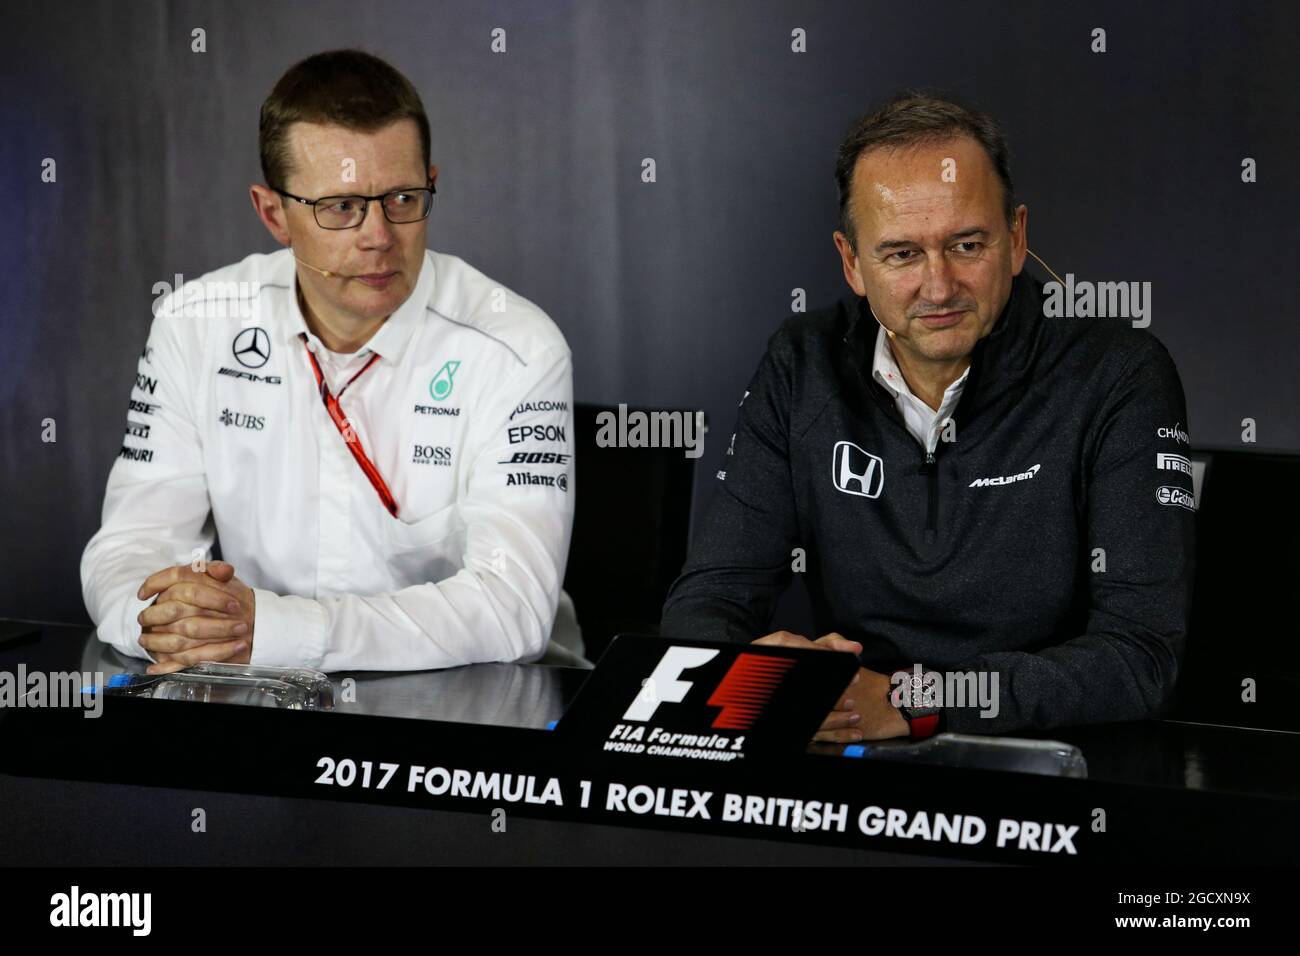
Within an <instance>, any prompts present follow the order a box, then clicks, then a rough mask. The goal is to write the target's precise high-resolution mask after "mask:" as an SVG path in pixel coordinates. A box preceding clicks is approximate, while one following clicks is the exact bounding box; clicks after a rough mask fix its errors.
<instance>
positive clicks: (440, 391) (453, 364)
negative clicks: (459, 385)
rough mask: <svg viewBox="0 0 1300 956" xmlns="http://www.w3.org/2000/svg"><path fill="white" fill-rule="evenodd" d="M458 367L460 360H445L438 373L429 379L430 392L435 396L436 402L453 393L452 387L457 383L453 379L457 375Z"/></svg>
mask: <svg viewBox="0 0 1300 956" xmlns="http://www.w3.org/2000/svg"><path fill="white" fill-rule="evenodd" d="M458 368H460V362H458V361H456V360H455V359H452V360H451V361H450V362H444V363H443V364H442V368H440V369H438V374H437V375H435V376H434V377H433V378H432V379H431V380H430V381H429V394H430V395H432V396H433V400H434V401H435V402H441V401H443V400H445V399H446V398H447V396H448V395H450V394H451V387H452V385H454V384H455V383H454V382H453V381H452V380H453V379H454V378H455V377H456V369H458Z"/></svg>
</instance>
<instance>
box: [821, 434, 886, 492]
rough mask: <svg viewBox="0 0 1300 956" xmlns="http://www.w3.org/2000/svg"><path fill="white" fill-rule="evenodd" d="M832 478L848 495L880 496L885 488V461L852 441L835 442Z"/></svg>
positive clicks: (837, 486)
mask: <svg viewBox="0 0 1300 956" xmlns="http://www.w3.org/2000/svg"><path fill="white" fill-rule="evenodd" d="M831 480H832V481H833V482H834V483H835V487H836V488H837V489H839V490H840V491H842V492H844V493H845V494H846V495H858V496H859V497H862V498H879V497H880V493H881V492H882V491H883V490H884V488H885V462H884V461H883V460H882V459H881V458H879V457H878V456H876V455H873V454H871V452H869V451H867V450H866V449H865V448H859V447H858V446H857V445H855V444H853V442H851V441H839V442H836V443H835V450H834V451H833V452H832V455H831Z"/></svg>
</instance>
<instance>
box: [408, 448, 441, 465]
mask: <svg viewBox="0 0 1300 956" xmlns="http://www.w3.org/2000/svg"><path fill="white" fill-rule="evenodd" d="M411 461H412V462H414V463H415V464H417V465H441V466H444V467H447V466H450V465H451V448H449V447H448V446H446V445H416V446H415V452H414V454H412V456H411Z"/></svg>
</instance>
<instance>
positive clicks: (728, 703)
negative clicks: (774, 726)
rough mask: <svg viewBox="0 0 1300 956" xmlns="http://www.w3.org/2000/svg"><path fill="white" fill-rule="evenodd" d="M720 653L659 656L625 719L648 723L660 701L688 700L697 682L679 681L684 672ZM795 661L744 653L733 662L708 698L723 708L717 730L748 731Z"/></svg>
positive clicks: (696, 650) (683, 651)
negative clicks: (688, 693) (688, 694)
mask: <svg viewBox="0 0 1300 956" xmlns="http://www.w3.org/2000/svg"><path fill="white" fill-rule="evenodd" d="M717 656H718V652H717V651H715V650H709V649H707V648H703V647H670V648H668V650H666V651H665V652H664V656H663V657H662V658H660V660H659V663H658V665H657V666H656V667H655V669H654V671H653V672H652V673H651V674H650V677H649V679H648V680H647V681H646V682H645V684H644V685H642V687H641V691H640V693H638V694H637V696H636V698H635V699H634V700H633V701H632V704H631V706H630V707H628V709H627V711H626V712H624V714H623V719H624V720H636V721H647V720H650V719H651V718H652V717H653V716H654V713H655V711H656V710H657V709H658V708H659V705H660V704H662V703H671V704H679V703H681V702H682V701H683V700H685V699H686V694H687V692H688V691H689V690H690V689H691V688H692V687H693V686H694V685H695V682H694V681H689V680H680V679H679V678H680V677H681V673H682V671H686V670H693V669H694V668H696V667H700V666H702V665H704V664H707V663H708V662H709V661H711V660H713V658H715V657H717ZM793 666H794V661H792V660H790V659H789V658H785V657H772V656H770V655H767V654H749V653H742V654H739V655H737V657H736V659H735V660H734V661H732V662H731V667H729V668H728V669H727V673H726V674H725V675H724V676H723V678H722V680H721V681H719V682H718V686H717V687H716V688H715V689H714V691H713V693H712V694H711V695H710V696H709V699H708V701H707V703H708V705H709V706H710V707H721V708H722V711H721V712H720V713H719V714H718V716H717V717H715V718H714V720H713V725H712V726H713V727H715V728H717V729H719V730H747V729H749V728H750V727H752V726H753V724H754V721H756V720H757V719H758V717H759V715H760V714H762V712H763V709H764V708H765V707H766V706H767V702H768V701H769V700H771V699H772V695H773V694H774V693H776V689H777V688H778V687H779V686H780V685H781V681H782V679H783V678H784V677H785V672H786V671H788V670H789V669H790V668H791V667H793Z"/></svg>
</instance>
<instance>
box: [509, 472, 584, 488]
mask: <svg viewBox="0 0 1300 956" xmlns="http://www.w3.org/2000/svg"><path fill="white" fill-rule="evenodd" d="M506 485H507V487H508V486H510V485H545V486H547V487H548V488H559V489H560V490H561V491H568V490H569V476H568V475H534V474H533V473H532V472H530V471H512V472H509V473H507V474H506Z"/></svg>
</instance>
